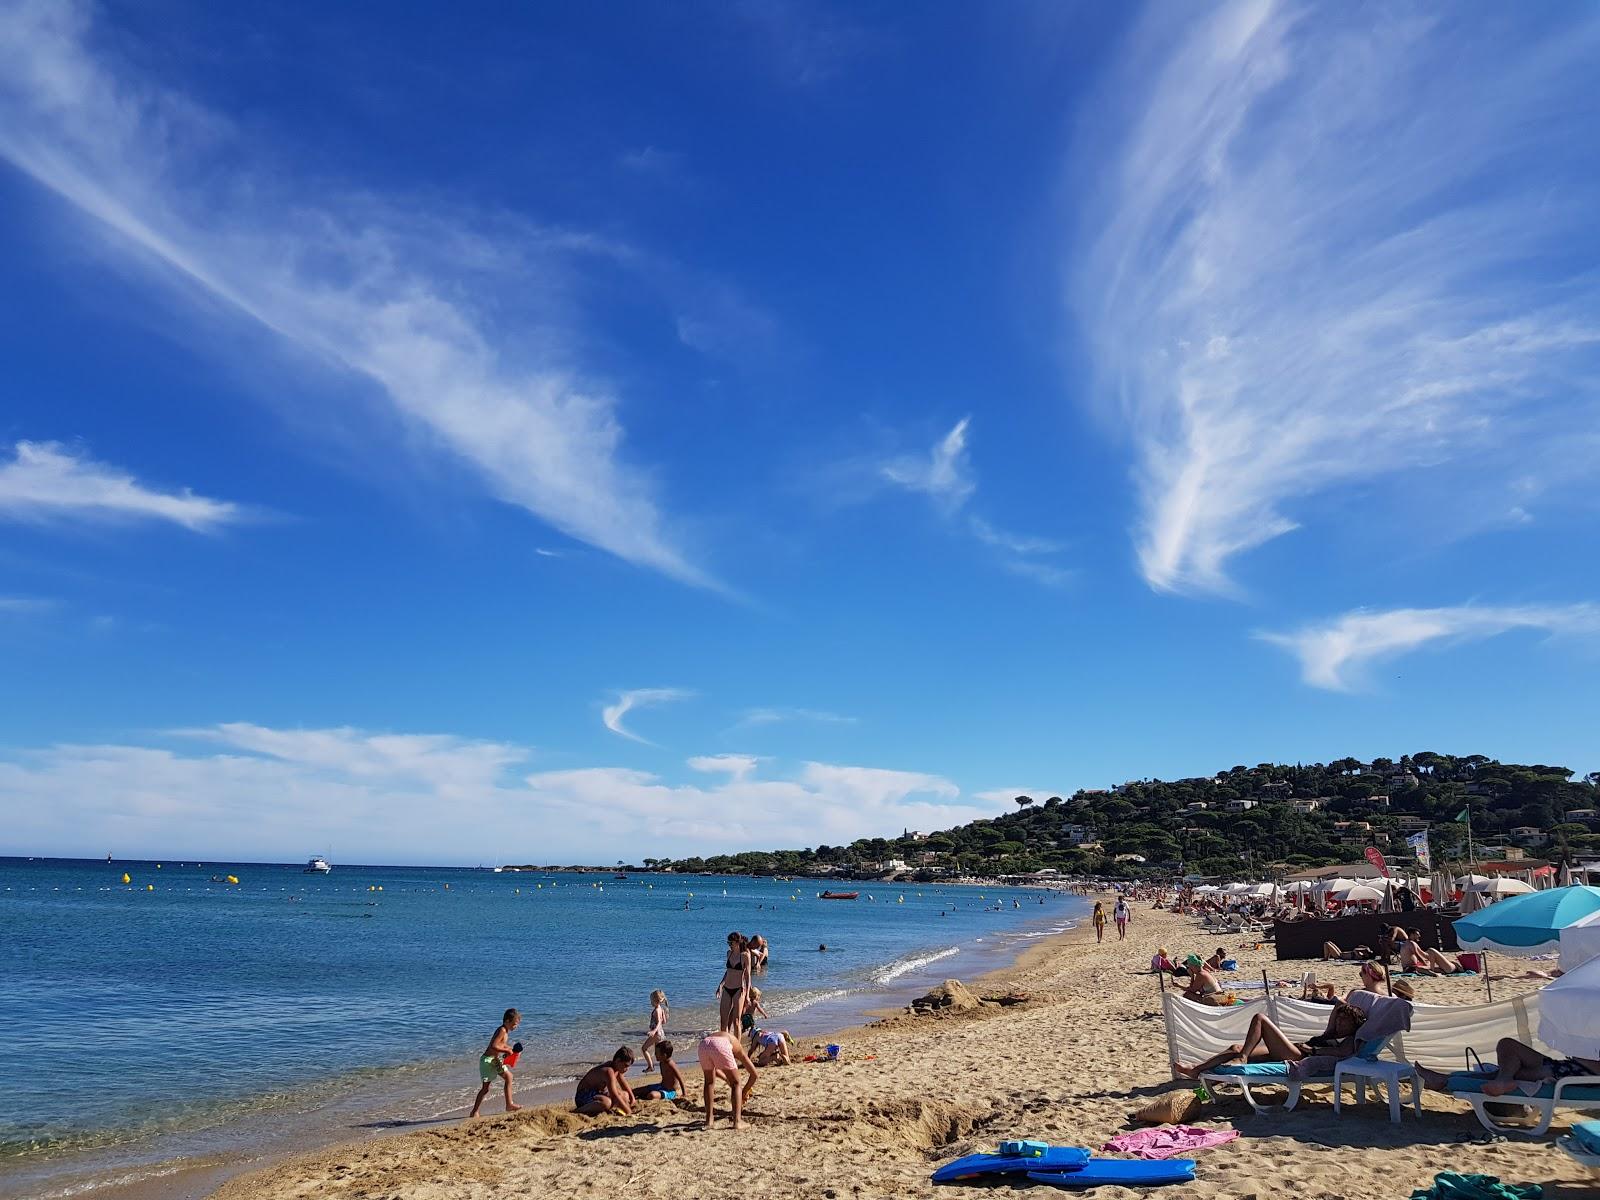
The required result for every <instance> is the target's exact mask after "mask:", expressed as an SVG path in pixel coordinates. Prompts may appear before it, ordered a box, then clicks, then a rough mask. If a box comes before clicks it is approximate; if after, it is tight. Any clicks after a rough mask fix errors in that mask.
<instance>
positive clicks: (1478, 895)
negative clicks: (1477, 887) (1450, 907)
mask: <svg viewBox="0 0 1600 1200" xmlns="http://www.w3.org/2000/svg"><path fill="white" fill-rule="evenodd" d="M1484 903H1485V901H1484V898H1483V893H1482V892H1474V891H1472V890H1471V889H1470V888H1469V889H1468V890H1467V891H1464V892H1462V893H1461V911H1462V912H1463V913H1475V912H1477V911H1478V910H1479V909H1480V908H1482V907H1483V906H1484Z"/></svg>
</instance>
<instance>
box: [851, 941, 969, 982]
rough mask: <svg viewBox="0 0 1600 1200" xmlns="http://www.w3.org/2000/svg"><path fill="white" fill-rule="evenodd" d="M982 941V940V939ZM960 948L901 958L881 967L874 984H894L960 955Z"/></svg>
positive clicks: (874, 973) (873, 979)
mask: <svg viewBox="0 0 1600 1200" xmlns="http://www.w3.org/2000/svg"><path fill="white" fill-rule="evenodd" d="M980 940H981V939H980ZM960 953H961V947H960V946H948V947H946V948H945V949H943V950H936V951H934V952H933V953H932V954H922V955H917V956H916V957H913V958H899V959H896V960H895V961H894V962H892V963H889V964H888V965H887V966H883V967H879V968H878V969H877V970H876V971H874V972H873V973H872V981H873V982H874V983H892V982H893V981H894V980H896V979H899V978H900V976H902V975H904V974H906V972H908V971H915V970H918V969H919V968H921V967H926V966H930V965H932V964H933V963H936V962H938V961H939V960H940V959H942V958H949V957H950V956H951V955H952V954H960Z"/></svg>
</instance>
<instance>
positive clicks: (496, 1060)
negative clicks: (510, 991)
mask: <svg viewBox="0 0 1600 1200" xmlns="http://www.w3.org/2000/svg"><path fill="white" fill-rule="evenodd" d="M521 1023H522V1014H521V1013H519V1012H518V1011H517V1010H516V1009H514V1008H508V1009H506V1012H505V1016H504V1017H502V1018H501V1019H500V1028H498V1029H496V1030H495V1031H494V1033H493V1034H492V1035H491V1036H490V1038H489V1044H488V1046H486V1047H485V1048H484V1051H483V1055H482V1057H481V1058H479V1059H478V1078H479V1079H481V1080H482V1081H483V1086H482V1087H480V1088H479V1089H478V1098H477V1099H476V1100H474V1101H473V1102H472V1112H471V1113H470V1114H469V1116H473V1117H475V1116H477V1115H478V1110H479V1109H480V1108H482V1107H483V1101H484V1097H486V1096H487V1095H488V1094H489V1089H490V1088H492V1087H493V1086H494V1081H495V1080H496V1079H503V1080H505V1085H506V1111H507V1112H516V1111H517V1110H518V1109H519V1108H521V1107H522V1105H520V1104H513V1103H511V1068H510V1067H508V1066H507V1065H506V1062H505V1060H506V1056H507V1055H509V1054H511V1053H512V1049H511V1031H512V1030H513V1029H515V1028H516V1027H517V1026H518V1025H520V1024H521ZM517 1049H518V1050H521V1049H522V1047H521V1045H520V1044H519V1045H518V1046H517Z"/></svg>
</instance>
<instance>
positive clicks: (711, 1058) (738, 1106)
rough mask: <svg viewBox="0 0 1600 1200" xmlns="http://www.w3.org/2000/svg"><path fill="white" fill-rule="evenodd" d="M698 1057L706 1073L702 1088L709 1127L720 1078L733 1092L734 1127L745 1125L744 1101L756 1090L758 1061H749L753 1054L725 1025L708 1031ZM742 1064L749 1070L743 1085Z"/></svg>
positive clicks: (713, 1112)
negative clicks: (740, 1071) (740, 1073)
mask: <svg viewBox="0 0 1600 1200" xmlns="http://www.w3.org/2000/svg"><path fill="white" fill-rule="evenodd" d="M699 1057H700V1072H701V1074H702V1075H703V1076H704V1077H705V1084H704V1087H703V1089H702V1091H703V1099H704V1100H705V1104H706V1128H707V1129H710V1128H711V1126H712V1124H713V1122H714V1121H715V1120H716V1107H715V1103H716V1093H717V1080H719V1079H720V1080H722V1081H723V1082H724V1083H726V1084H727V1085H728V1091H729V1092H730V1093H731V1094H732V1104H733V1127H734V1128H735V1129H743V1128H744V1102H745V1101H746V1100H748V1099H749V1098H750V1093H751V1092H753V1091H754V1090H755V1086H756V1076H757V1071H756V1064H755V1063H753V1062H751V1061H750V1055H749V1054H748V1053H747V1052H746V1051H745V1048H744V1046H743V1045H741V1044H740V1042H739V1039H738V1038H737V1037H736V1036H735V1035H734V1034H733V1033H732V1032H731V1031H729V1030H726V1029H719V1030H717V1032H716V1033H708V1034H707V1035H706V1036H705V1037H703V1038H701V1039H700V1055H699ZM740 1067H743V1068H744V1069H745V1072H746V1074H747V1078H746V1079H745V1082H744V1087H743V1088H742V1089H741V1088H740V1086H739V1068H740Z"/></svg>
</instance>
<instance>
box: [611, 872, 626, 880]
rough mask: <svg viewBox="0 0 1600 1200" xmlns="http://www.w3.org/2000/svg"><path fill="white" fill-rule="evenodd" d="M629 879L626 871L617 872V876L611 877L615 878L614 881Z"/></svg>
mask: <svg viewBox="0 0 1600 1200" xmlns="http://www.w3.org/2000/svg"><path fill="white" fill-rule="evenodd" d="M627 877H628V876H627V873H626V872H624V871H618V872H617V873H616V874H615V875H613V876H612V877H611V878H613V879H626V878H627Z"/></svg>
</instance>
